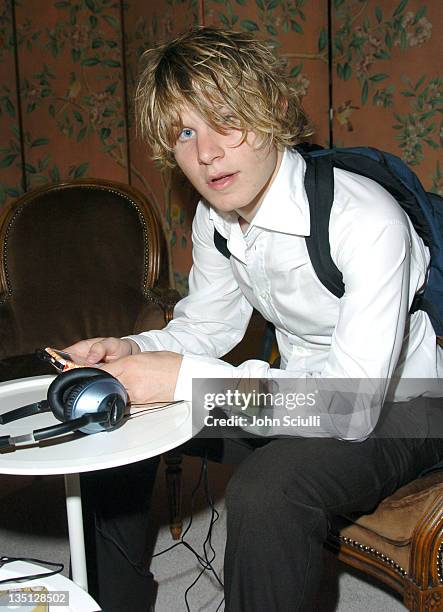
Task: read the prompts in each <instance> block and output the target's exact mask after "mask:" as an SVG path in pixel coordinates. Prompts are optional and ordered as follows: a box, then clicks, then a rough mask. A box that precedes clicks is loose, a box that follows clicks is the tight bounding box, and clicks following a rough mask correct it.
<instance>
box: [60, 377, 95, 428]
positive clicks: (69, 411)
mask: <svg viewBox="0 0 443 612" xmlns="http://www.w3.org/2000/svg"><path fill="white" fill-rule="evenodd" d="M90 382H91V379H89V380H85V381H84V382H82V383H78V384H77V385H74V386H73V387H72V389H71V390H70V391H69V393H67V397H66V399H65V401H64V403H63V421H72V419H75V418H76V417H75V415H73V412H74V404H75V400H76V399H77V398H78V396H79V395H80V393H81V392H82V391H83V389H85V388H86V387H87V386H88V385H89V384H90Z"/></svg>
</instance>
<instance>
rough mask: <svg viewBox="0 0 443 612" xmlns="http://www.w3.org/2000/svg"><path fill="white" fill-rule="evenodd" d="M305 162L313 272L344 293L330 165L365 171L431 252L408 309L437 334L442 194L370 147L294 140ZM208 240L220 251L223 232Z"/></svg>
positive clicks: (440, 327) (442, 327) (442, 325)
mask: <svg viewBox="0 0 443 612" xmlns="http://www.w3.org/2000/svg"><path fill="white" fill-rule="evenodd" d="M296 149H297V151H298V152H299V153H300V154H301V155H302V156H303V158H304V160H305V162H306V174H305V189H306V193H307V196H308V200H309V211H310V219H311V234H310V235H309V236H307V237H306V246H307V249H308V253H309V257H310V259H311V263H312V266H313V268H314V270H315V273H316V275H317V276H318V278H319V280H320V281H321V282H322V284H323V285H324V286H325V287H326V288H327V289H328V290H329V291H330V292H331V293H332V294H333V295H335V296H336V297H338V298H340V297H342V295H343V294H344V291H345V287H344V284H343V276H342V273H341V272H340V270H339V269H338V268H337V266H336V265H335V263H334V262H333V260H332V257H331V251H330V244H329V219H330V215H331V208H332V204H333V199H334V172H333V170H334V168H341V169H342V170H347V171H349V172H353V173H355V174H360V175H362V176H366V177H367V178H370V179H372V180H374V181H376V182H377V183H379V184H380V185H381V186H382V187H384V188H385V189H386V190H387V191H388V192H389V193H390V194H391V195H392V196H393V197H394V198H395V199H396V200H397V202H398V203H399V204H400V206H401V207H402V209H403V210H404V211H405V212H406V214H407V215H408V216H409V218H410V219H411V221H412V224H413V226H414V228H415V230H416V231H417V233H418V235H419V236H420V237H421V238H422V240H423V241H424V243H425V245H426V246H428V247H429V249H430V253H431V263H430V267H429V274H428V279H427V282H426V285H425V287H424V289H423V290H422V291H421V292H420V293H419V294H417V295H416V296H415V299H414V301H413V304H412V307H411V310H410V313H413V312H415V311H416V310H424V311H426V312H427V313H428V315H429V317H430V319H431V322H432V325H433V327H434V329H435V332H436V334H437V336H443V198H441V197H440V196H438V195H437V194H434V193H430V192H426V191H425V190H424V188H423V186H422V184H421V183H420V181H419V179H418V177H417V175H416V174H415V173H414V172H412V170H411V169H410V168H409V167H408V166H407V165H406V164H405V163H404V162H403V161H402V160H401V159H400V158H399V157H396V156H395V155H392V154H390V153H386V152H383V151H379V150H378V149H374V148H370V147H355V148H342V149H338V148H334V149H322V148H321V147H318V146H316V145H313V146H309V145H299V146H297V147H296ZM214 244H215V246H216V248H217V249H218V250H219V251H220V252H221V253H222V254H223V255H225V256H226V257H228V258H229V257H230V256H231V254H230V252H229V250H228V247H227V241H226V238H223V236H222V235H221V234H220V233H219V232H218V231H217V230H214Z"/></svg>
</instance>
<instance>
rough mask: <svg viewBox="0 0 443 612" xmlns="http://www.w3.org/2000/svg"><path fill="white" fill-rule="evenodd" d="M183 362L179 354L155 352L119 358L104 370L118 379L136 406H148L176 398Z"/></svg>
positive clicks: (105, 366)
mask: <svg viewBox="0 0 443 612" xmlns="http://www.w3.org/2000/svg"><path fill="white" fill-rule="evenodd" d="M181 363H182V355H179V354H178V353H171V352H168V351H153V352H146V353H138V354H137V355H131V356H128V357H123V358H121V359H117V360H116V361H112V362H110V363H106V365H104V366H103V367H102V368H101V369H102V370H105V371H106V372H109V374H112V375H113V376H115V377H116V378H118V380H119V381H120V382H121V383H122V384H123V386H124V387H126V390H127V392H128V395H129V399H130V400H131V402H132V403H133V404H148V403H150V402H170V401H172V400H173V399H174V391H175V386H176V384H177V377H178V373H179V371H180V366H181Z"/></svg>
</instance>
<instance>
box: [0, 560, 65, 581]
mask: <svg viewBox="0 0 443 612" xmlns="http://www.w3.org/2000/svg"><path fill="white" fill-rule="evenodd" d="M14 561H24V562H25V563H36V564H37V565H49V566H51V567H57V568H58V569H55V570H52V571H49V572H42V573H41V574H30V575H29V576H16V577H15V578H14V577H12V578H6V579H3V580H0V584H5V583H6V582H25V581H27V580H38V579H39V578H48V577H49V576H54V574H59V573H60V572H62V571H63V569H64V567H65V566H64V565H63V563H55V562H54V561H43V560H42V559H34V558H32V557H0V568H2V567H3V566H4V565H6V564H7V563H13V562H14Z"/></svg>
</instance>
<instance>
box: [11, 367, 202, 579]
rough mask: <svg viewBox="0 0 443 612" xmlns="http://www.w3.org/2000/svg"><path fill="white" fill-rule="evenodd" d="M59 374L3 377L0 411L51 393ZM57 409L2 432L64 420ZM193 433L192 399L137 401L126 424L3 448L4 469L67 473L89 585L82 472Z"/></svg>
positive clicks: (75, 548) (72, 526)
mask: <svg viewBox="0 0 443 612" xmlns="http://www.w3.org/2000/svg"><path fill="white" fill-rule="evenodd" d="M53 379H54V376H35V377H31V378H21V379H18V380H13V381H8V382H3V383H0V414H3V413H4V412H7V411H9V410H12V409H14V408H18V407H19V406H23V405H26V404H30V403H32V402H37V401H39V400H42V399H45V398H46V391H47V388H48V386H49V384H50V383H51V381H52V380H53ZM58 422H59V421H57V419H56V418H55V417H54V416H53V414H52V413H51V412H49V413H41V414H37V415H35V416H31V417H27V418H24V419H20V420H18V421H14V422H12V423H8V424H7V425H0V436H3V435H6V434H8V435H12V436H18V435H22V434H26V433H29V432H31V431H33V430H35V429H39V428H41V427H47V426H50V425H55V424H56V423H58ZM191 437H192V411H191V404H190V403H189V402H180V403H177V404H174V405H171V406H168V407H159V408H152V407H149V409H143V408H141V407H134V408H133V409H132V414H131V415H130V416H129V418H127V419H125V422H124V423H123V425H122V426H121V427H118V428H117V429H115V430H113V431H110V432H102V433H98V434H93V435H82V434H71V435H68V436H65V437H63V436H59V437H57V438H52V439H50V440H46V441H41V442H39V443H34V444H29V445H27V446H20V447H17V448H16V449H15V450H13V451H5V452H0V474H17V475H20V474H21V475H39V474H40V475H43V474H46V475H47V474H64V478H65V491H66V508H67V517H68V532H69V548H70V554H71V567H72V578H73V581H74V582H75V583H76V584H77V585H79V586H80V587H82V588H83V589H85V590H87V577H86V558H85V545H84V535H83V515H82V506H81V491H80V479H79V473H80V472H89V471H93V470H103V469H107V468H112V467H117V466H120V465H126V464H128V463H135V462H136V461H141V460H142V459H148V458H150V457H155V456H157V455H160V454H162V453H164V452H166V451H168V450H171V449H173V448H176V447H177V446H180V444H183V443H184V442H186V441H187V440H189V439H190V438H191Z"/></svg>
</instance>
